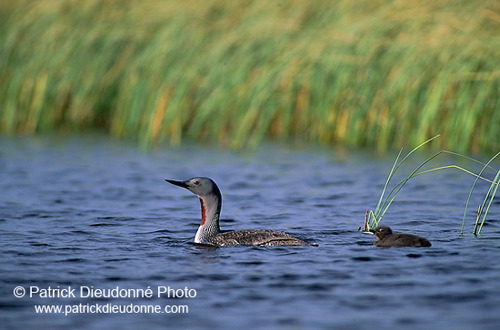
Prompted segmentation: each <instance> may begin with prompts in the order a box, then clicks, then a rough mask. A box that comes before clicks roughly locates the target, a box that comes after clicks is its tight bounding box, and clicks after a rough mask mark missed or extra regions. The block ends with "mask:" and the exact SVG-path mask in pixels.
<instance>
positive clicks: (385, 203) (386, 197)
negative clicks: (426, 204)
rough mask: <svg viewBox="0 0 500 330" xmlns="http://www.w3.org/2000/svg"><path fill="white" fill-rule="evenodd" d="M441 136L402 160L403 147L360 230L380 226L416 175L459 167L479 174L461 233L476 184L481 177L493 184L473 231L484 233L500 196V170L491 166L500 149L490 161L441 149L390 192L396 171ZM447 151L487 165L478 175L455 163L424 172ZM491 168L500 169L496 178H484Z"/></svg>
mask: <svg viewBox="0 0 500 330" xmlns="http://www.w3.org/2000/svg"><path fill="white" fill-rule="evenodd" d="M438 137H439V135H437V136H435V137H433V138H431V139H429V140H427V141H424V142H423V143H421V144H419V145H418V146H417V147H415V148H414V149H412V150H411V151H410V152H409V153H408V154H406V156H405V157H404V158H403V159H402V160H401V161H400V160H399V159H400V157H401V153H402V150H400V152H399V153H398V155H397V156H396V159H395V161H394V164H393V166H392V168H391V170H390V171H389V175H388V176H387V179H386V181H385V184H384V187H383V189H382V192H381V194H380V198H379V201H378V203H377V206H376V207H375V210H367V211H366V214H365V221H364V227H363V228H361V227H360V229H362V230H364V231H366V232H368V231H369V230H370V229H373V228H375V227H377V226H378V225H379V223H380V221H382V218H383V216H384V214H385V213H386V212H387V210H388V209H389V207H390V206H391V204H392V203H393V202H394V200H395V199H396V197H397V194H398V193H399V192H400V191H401V189H402V188H403V187H404V186H405V185H406V183H407V182H408V181H409V180H410V179H412V178H414V177H416V176H419V175H422V174H426V173H430V172H435V171H439V170H445V169H458V170H461V171H463V172H466V173H468V174H471V175H472V176H474V177H475V179H474V182H473V184H472V187H471V189H470V191H469V194H468V197H467V200H466V202H465V207H464V213H463V217H462V226H461V229H460V234H463V232H464V227H465V220H466V215H467V209H468V207H469V202H470V199H471V197H472V194H473V192H474V188H475V187H476V184H477V182H478V180H479V179H481V180H484V181H487V182H490V183H491V184H490V187H489V189H488V191H487V193H486V195H485V197H484V198H483V201H482V203H481V204H480V205H479V207H478V211H477V215H476V222H475V225H474V229H473V234H474V235H476V236H477V235H479V234H480V233H481V229H482V227H483V225H484V223H485V221H486V217H487V214H488V212H489V209H490V207H491V204H492V203H493V200H494V199H495V196H496V193H497V190H498V186H499V185H500V170H497V169H495V168H493V167H492V166H491V165H490V164H491V163H492V162H493V161H494V160H495V159H496V158H497V157H498V156H500V152H498V153H496V154H495V155H494V156H493V157H492V158H491V159H490V160H489V161H488V162H486V163H482V162H480V161H478V160H476V159H473V158H470V157H467V156H464V155H461V154H459V153H456V152H452V151H448V150H440V151H439V152H437V153H435V154H434V155H432V156H431V157H429V158H427V159H426V160H425V161H424V162H422V163H421V164H420V165H419V166H417V167H416V168H415V169H413V170H412V171H411V173H410V174H409V175H408V176H407V177H406V178H404V179H403V180H401V181H399V182H398V183H397V184H395V185H394V187H393V188H392V189H391V190H390V191H389V192H388V193H387V191H388V188H389V186H390V185H391V181H392V180H393V178H394V176H395V174H396V172H397V171H398V169H399V168H400V167H401V166H402V165H403V163H404V162H405V161H407V160H408V158H409V157H410V156H411V155H412V154H413V153H414V152H415V151H417V150H418V149H421V148H422V147H423V146H424V145H425V144H428V143H430V142H431V141H433V140H434V139H436V138H438ZM445 153H446V154H451V155H454V156H457V157H460V158H465V159H466V160H468V161H471V162H474V163H479V164H482V165H483V167H482V169H481V170H480V171H479V173H478V174H476V173H474V172H472V171H470V170H468V169H466V168H463V167H461V166H458V165H455V164H451V165H446V166H439V167H434V168H431V169H427V170H422V171H421V169H422V167H424V166H425V165H427V164H429V163H430V162H431V161H432V160H434V159H435V158H436V157H437V156H439V155H441V154H445ZM487 169H492V170H494V171H495V172H496V175H495V177H494V178H493V179H492V180H489V179H487V178H486V177H484V173H485V171H486V170H487Z"/></svg>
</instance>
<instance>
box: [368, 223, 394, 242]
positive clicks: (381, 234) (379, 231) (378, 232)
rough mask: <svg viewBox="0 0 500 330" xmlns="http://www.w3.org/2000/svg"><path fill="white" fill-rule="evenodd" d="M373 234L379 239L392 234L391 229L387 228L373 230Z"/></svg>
mask: <svg viewBox="0 0 500 330" xmlns="http://www.w3.org/2000/svg"><path fill="white" fill-rule="evenodd" d="M371 232H372V233H373V234H375V236H377V237H378V238H379V239H382V238H384V237H386V236H388V235H391V234H392V230H391V228H389V227H387V226H378V227H376V228H375V229H373V230H371Z"/></svg>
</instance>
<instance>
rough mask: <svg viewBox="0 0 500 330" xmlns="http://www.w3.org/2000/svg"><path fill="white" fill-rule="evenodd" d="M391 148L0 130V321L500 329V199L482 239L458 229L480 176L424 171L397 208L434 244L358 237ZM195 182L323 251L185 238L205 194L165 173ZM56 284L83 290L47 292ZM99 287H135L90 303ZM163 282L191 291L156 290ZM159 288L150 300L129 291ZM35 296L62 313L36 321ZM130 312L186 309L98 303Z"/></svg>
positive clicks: (394, 222) (229, 225) (39, 325)
mask: <svg viewBox="0 0 500 330" xmlns="http://www.w3.org/2000/svg"><path fill="white" fill-rule="evenodd" d="M394 157H395V154H394V153H391V154H389V155H387V156H380V155H378V156H377V155H376V154H374V153H371V152H367V151H349V150H345V149H313V148H308V147H301V148H292V147H286V146H280V145H266V146H264V147H261V148H259V149H257V150H255V151H252V152H247V153H242V154H239V153H232V152H228V151H222V150H219V149H217V148H209V147H202V146H185V147H182V148H177V149H156V150H153V151H150V152H143V151H141V150H138V149H137V148H135V147H134V146H132V145H128V144H126V143H123V142H116V141H112V140H108V139H106V138H102V137H85V138H82V137H69V138H55V137H51V138H50V137H49V138H5V137H1V138H0V253H1V256H2V261H1V263H0V324H1V326H0V327H1V328H2V329H58V328H61V329H69V328H71V329H77V328H94V329H97V328H99V329H137V328H139V327H142V326H144V327H147V328H148V329H149V328H177V329H179V328H195V329H196V328H200V329H205V328H210V329H218V328H227V329H237V328H240V329H248V328H255V329H259V328H269V329H316V328H318V329H323V328H324V329H332V328H342V329H344V328H345V329H374V328H375V329H389V328H392V329H396V328H397V329H498V328H499V327H500V226H499V222H498V220H499V217H500V215H499V213H500V212H499V211H500V205H499V202H498V198H497V200H496V201H495V203H494V205H493V206H492V208H491V210H490V215H489V221H488V222H487V224H486V225H485V226H484V228H483V235H482V237H479V238H475V237H474V236H472V235H470V232H471V230H472V224H473V221H474V219H473V218H474V216H473V215H472V214H471V215H470V216H468V220H467V221H468V222H467V226H466V231H467V234H465V235H463V236H461V235H459V230H460V225H461V216H462V211H463V206H464V203H465V200H466V198H467V194H468V192H469V188H470V185H471V184H472V181H473V180H472V178H471V177H470V176H467V175H466V174H464V173H462V172H459V171H454V170H450V171H447V172H441V173H434V174H430V175H424V176H420V177H418V178H416V179H414V181H413V182H411V183H410V184H409V185H408V186H406V187H405V188H404V189H403V191H402V193H401V194H400V195H399V196H398V199H397V200H396V202H395V204H393V205H392V206H391V208H390V210H389V212H388V213H387V214H386V216H385V218H384V221H383V223H384V224H386V225H389V226H391V227H392V228H393V230H396V231H404V232H408V233H413V234H418V235H422V236H425V237H427V238H428V239H429V240H430V241H431V242H432V243H433V246H432V247H431V248H377V247H374V246H373V245H371V244H372V242H373V240H374V238H373V236H372V235H367V234H363V233H361V232H358V231H357V228H358V227H359V226H360V225H361V224H362V222H363V217H364V212H365V210H366V209H367V208H374V207H375V205H376V202H377V199H378V197H379V194H380V192H381V189H382V187H383V183H384V181H385V178H386V175H387V173H388V171H389V169H390V167H391V165H392V161H393V159H394ZM423 159H424V156H423V155H417V157H416V160H415V162H414V163H412V164H411V165H413V166H416V165H418V164H419V162H421V161H422V160H423ZM193 176H209V177H212V178H213V179H214V180H215V181H216V182H217V183H218V185H219V187H220V189H221V191H222V193H223V195H224V201H223V210H222V222H221V227H222V228H223V229H247V228H270V229H275V230H282V231H286V232H289V233H292V234H295V235H297V236H299V237H301V238H304V239H307V240H310V241H312V242H316V243H318V244H319V246H318V247H310V246H305V247H248V246H233V247H226V248H219V249H207V248H203V247H199V246H195V245H192V244H189V242H190V241H192V240H193V238H194V234H195V232H196V229H197V226H198V223H199V217H200V210H199V202H198V201H197V198H196V196H194V195H192V194H191V193H190V192H188V191H186V190H183V189H181V188H179V187H175V186H172V185H169V184H168V183H166V182H164V179H165V178H171V179H187V178H190V177H193ZM485 187H486V185H484V184H482V186H481V187H480V188H481V189H482V190H481V189H479V190H478V193H476V194H475V195H474V197H473V202H472V205H473V208H475V207H477V205H478V203H479V200H481V199H482V198H483V196H484V194H483V192H484V188H485ZM18 286H20V287H22V288H24V289H25V290H26V295H25V296H24V297H23V298H16V297H15V296H14V291H15V293H16V294H20V295H21V294H22V288H17V289H16V287H18ZM49 287H50V288H52V289H54V288H59V289H60V290H62V289H73V290H74V296H72V295H69V294H67V295H66V296H65V295H64V292H65V291H64V290H62V291H60V293H59V294H60V297H54V298H49V297H47V298H44V295H43V294H41V292H42V293H43V292H45V296H50V293H49V292H50V291H48V290H47V289H48V288H49ZM92 287H93V289H97V291H99V290H101V291H102V290H103V289H114V290H115V291H116V292H121V294H123V292H125V294H124V296H122V297H116V295H115V296H114V297H113V294H112V293H110V294H111V295H112V297H110V298H103V297H96V296H94V297H93V298H92V297H90V296H89V290H90V289H91V288H92ZM168 287H170V289H176V290H177V289H182V290H178V291H176V293H172V294H171V295H177V296H178V297H177V298H173V297H170V298H169V297H168V296H166V295H165V294H163V293H162V294H161V295H160V297H159V298H158V290H160V291H161V290H165V289H167V288H168ZM148 288H149V289H151V290H152V292H153V296H152V297H150V298H148V296H144V295H143V296H142V297H134V296H131V295H132V294H133V293H134V292H135V293H136V294H139V291H141V290H142V293H143V294H144V292H145V291H146V289H148ZM128 289H131V290H128ZM30 290H32V291H33V294H32V297H31V298H30V297H29V295H30ZM36 290H40V291H39V292H38V293H34V291H36ZM82 290H83V291H82ZM52 292H53V293H52V294H53V295H56V293H55V292H56V291H55V290H54V291H52ZM69 292H71V291H67V292H66V293H69ZM104 292H105V290H104ZM170 292H172V291H170ZM185 295H190V296H191V297H186V296H185ZM38 305H47V306H61V307H60V308H62V314H53V313H52V314H49V313H45V314H37V313H36V311H35V308H36V307H38ZM112 305H114V306H117V307H109V306H112ZM120 305H121V306H125V307H122V308H129V310H128V311H132V310H133V308H141V305H143V307H142V308H146V307H148V306H149V305H151V306H154V305H158V306H159V307H158V308H160V309H161V311H164V310H165V306H169V307H168V308H170V309H169V311H172V310H173V309H175V311H177V312H179V311H181V310H182V309H183V308H187V310H186V309H184V312H185V313H161V312H159V313H157V314H153V313H104V312H103V308H104V307H103V306H108V307H107V308H119V307H120ZM92 306H94V307H92ZM97 306H100V307H99V308H101V310H100V311H101V313H97V312H98V311H99V310H98V309H97V308H98V307H97ZM127 306H129V307H127ZM183 306H186V307H183ZM85 308H88V310H87V311H86V310H85ZM91 308H94V310H93V311H94V313H90V312H89V311H90V309H91ZM67 309H69V310H71V311H72V312H73V313H71V314H68V315H64V311H65V310H67ZM135 311H138V310H137V309H136V310H135ZM77 312H79V313H77Z"/></svg>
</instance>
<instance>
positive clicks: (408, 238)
mask: <svg viewBox="0 0 500 330" xmlns="http://www.w3.org/2000/svg"><path fill="white" fill-rule="evenodd" d="M370 231H371V232H372V233H373V234H375V236H376V237H377V240H376V241H375V242H374V243H373V245H376V246H382V247H390V246H416V247H421V246H426V247H428V246H431V245H432V244H431V242H429V240H427V239H426V238H423V237H420V236H415V235H410V234H400V233H396V234H393V233H392V230H391V228H389V227H387V226H378V227H376V228H375V229H373V230H370Z"/></svg>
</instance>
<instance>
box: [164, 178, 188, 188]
mask: <svg viewBox="0 0 500 330" xmlns="http://www.w3.org/2000/svg"><path fill="white" fill-rule="evenodd" d="M165 181H167V182H168V183H171V184H173V185H176V186H179V187H182V188H187V187H188V186H187V184H186V183H185V182H184V181H175V180H169V179H165Z"/></svg>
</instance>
